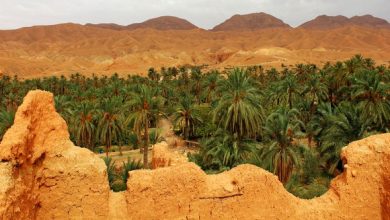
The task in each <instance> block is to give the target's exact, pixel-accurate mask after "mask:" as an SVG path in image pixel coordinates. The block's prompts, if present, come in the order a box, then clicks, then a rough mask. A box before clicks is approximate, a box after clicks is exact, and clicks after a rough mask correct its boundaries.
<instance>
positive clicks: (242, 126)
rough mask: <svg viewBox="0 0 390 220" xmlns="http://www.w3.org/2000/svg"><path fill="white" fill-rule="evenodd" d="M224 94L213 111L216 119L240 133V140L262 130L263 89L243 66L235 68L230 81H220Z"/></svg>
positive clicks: (227, 127)
mask: <svg viewBox="0 0 390 220" xmlns="http://www.w3.org/2000/svg"><path fill="white" fill-rule="evenodd" d="M218 92H219V93H220V94H222V96H221V98H220V100H219V102H218V105H217V107H216V108H215V109H214V112H213V121H214V122H216V123H217V124H218V125H219V126H221V127H222V128H224V129H226V130H227V131H229V132H230V133H231V134H232V135H233V134H236V136H237V138H238V141H239V140H241V139H242V138H243V137H246V136H248V137H249V136H250V137H255V136H256V135H257V134H258V133H259V132H260V131H261V125H262V121H263V108H262V106H261V104H260V102H259V100H260V91H259V89H258V88H257V85H256V83H255V80H253V79H252V78H251V77H249V76H248V73H247V72H246V71H244V70H242V69H234V70H233V71H231V72H230V73H229V74H228V78H227V79H226V80H220V81H219V83H218Z"/></svg>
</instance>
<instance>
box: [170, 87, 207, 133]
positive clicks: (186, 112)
mask: <svg viewBox="0 0 390 220" xmlns="http://www.w3.org/2000/svg"><path fill="white" fill-rule="evenodd" d="M173 117H174V121H175V124H176V125H178V126H179V127H180V128H181V129H182V131H183V134H184V139H185V140H188V139H189V136H190V134H191V133H193V131H194V130H195V124H196V123H199V122H202V118H201V116H200V112H199V109H198V108H197V105H195V103H194V99H193V97H191V96H190V95H187V94H185V95H184V96H183V97H182V98H181V99H180V102H179V104H178V106H177V108H176V111H175V112H174V114H173Z"/></svg>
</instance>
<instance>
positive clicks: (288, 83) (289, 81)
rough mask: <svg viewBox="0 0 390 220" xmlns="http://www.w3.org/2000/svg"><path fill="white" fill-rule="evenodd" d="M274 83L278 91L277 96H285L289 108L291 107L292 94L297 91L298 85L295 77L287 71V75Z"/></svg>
mask: <svg viewBox="0 0 390 220" xmlns="http://www.w3.org/2000/svg"><path fill="white" fill-rule="evenodd" d="M276 85H277V86H276V91H278V93H279V96H281V97H285V99H286V100H287V103H288V106H289V108H290V109H292V108H293V98H294V95H295V94H298V93H299V86H300V85H299V84H298V82H297V79H296V77H295V76H294V75H293V74H291V73H287V76H286V77H285V78H284V79H283V80H282V81H280V82H279V83H277V84H276Z"/></svg>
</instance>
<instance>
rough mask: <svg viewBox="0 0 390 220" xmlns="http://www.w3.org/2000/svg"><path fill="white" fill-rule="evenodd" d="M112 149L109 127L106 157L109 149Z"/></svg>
mask: <svg viewBox="0 0 390 220" xmlns="http://www.w3.org/2000/svg"><path fill="white" fill-rule="evenodd" d="M110 149H111V129H110V128H108V135H107V140H106V157H108V151H109V150H110Z"/></svg>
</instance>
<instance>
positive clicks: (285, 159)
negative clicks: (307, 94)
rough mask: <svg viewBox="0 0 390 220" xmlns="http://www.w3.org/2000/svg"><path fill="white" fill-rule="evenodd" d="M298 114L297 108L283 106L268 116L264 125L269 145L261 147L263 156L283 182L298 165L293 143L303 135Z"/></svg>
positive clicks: (266, 163) (268, 165)
mask: <svg viewBox="0 0 390 220" xmlns="http://www.w3.org/2000/svg"><path fill="white" fill-rule="evenodd" d="M298 114H299V112H298V111H297V110H296V109H290V110H287V109H285V108H281V109H279V110H277V111H276V112H274V113H272V114H271V115H270V116H268V118H267V121H266V124H265V126H264V135H265V139H266V140H267V141H268V142H267V143H268V146H267V147H263V148H262V149H261V153H262V154H261V158H262V159H263V161H264V165H265V166H266V168H268V169H270V170H272V171H273V172H274V173H275V174H277V175H278V177H279V180H280V181H281V182H282V183H286V182H287V181H288V180H289V178H290V176H291V173H292V171H293V168H294V166H297V165H298V159H297V156H296V153H295V151H294V147H295V144H294V143H293V141H294V139H295V138H298V137H301V136H302V132H301V131H300V129H301V127H302V126H303V123H302V122H301V121H299V120H298V117H297V116H298Z"/></svg>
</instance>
